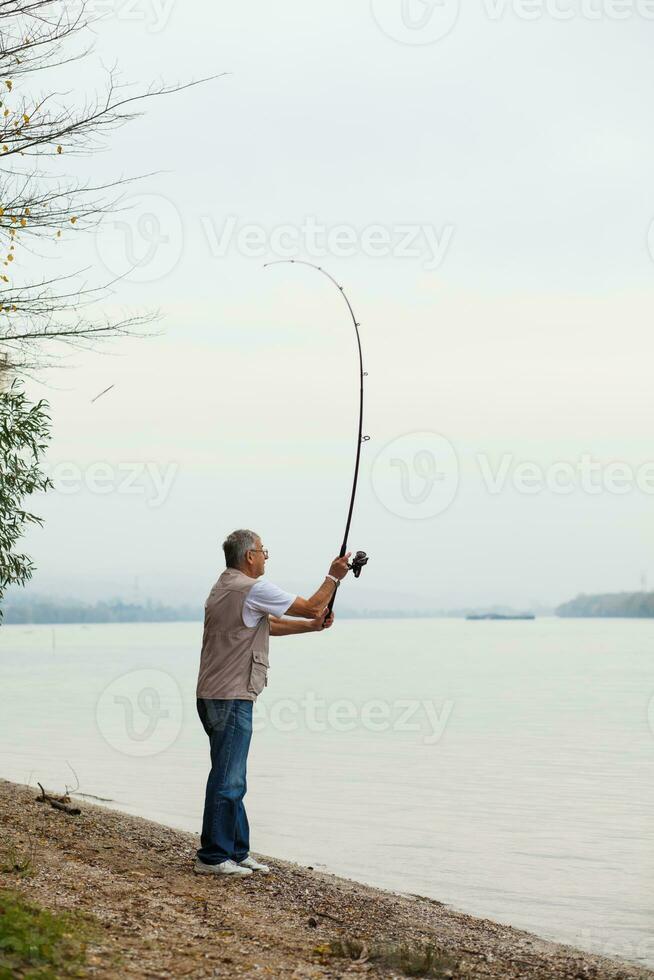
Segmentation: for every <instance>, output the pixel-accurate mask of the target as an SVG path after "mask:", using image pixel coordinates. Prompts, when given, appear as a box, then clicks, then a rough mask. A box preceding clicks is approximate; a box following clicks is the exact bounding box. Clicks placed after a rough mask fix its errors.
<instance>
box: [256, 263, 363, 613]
mask: <svg viewBox="0 0 654 980" xmlns="http://www.w3.org/2000/svg"><path fill="white" fill-rule="evenodd" d="M271 265H307V266H309V268H310V269H315V270H316V272H320V273H321V274H322V275H323V276H326V277H327V279H329V281H330V282H332V283H333V284H334V286H336V288H337V289H338V291H339V292H340V294H341V296H342V297H343V299H344V300H345V302H346V304H347V308H348V310H349V311H350V316H351V317H352V323H353V324H354V330H355V333H356V338H357V349H358V352H359V378H360V387H359V430H358V436H357V452H356V461H355V464H354V479H353V481H352V494H351V496H350V506H349V509H348V512H347V521H346V522H345V534H344V535H343V544H342V545H341V550H340V553H339V557H340V558H342V557H343V555H344V554H345V553H346V552H347V541H348V538H349V536H350V525H351V523H352V514H353V512H354V501H355V499H356V494H357V484H358V482H359V466H360V463H361V446H362V445H363V443H364V442H368V441H369V439H370V436H364V435H363V379H364V378H365V377H367V374H368V372H367V371H364V370H363V352H362V350H361V337H360V335H359V327H360V326H361V324H360V323H359V322H358V320H357V318H356V315H355V312H354V310H353V308H352V304H351V303H350V301H349V299H348V297H347V294H346V292H345V290H344V289H343V287H342V286H341V284H340V283H339V282H337V281H336V279H334V277H333V276H332V275H330V274H329V272H327V270H326V269H323V268H322V267H321V266H319V265H314V264H313V262H305V261H304V260H302V259H278V260H277V261H276V262H266V264H265V266H264V268H268V267H269V266H271ZM367 564H368V555H367V554H366V553H365V551H357V553H356V554H355V556H354V559H353V560H352V561H351V562H349V563H348V568H351V569H352V572H353V573H354V577H355V578H359V576H360V575H361V570H362V568H363V566H364V565H367ZM340 584H341V583H340V582H337V583H336V585H335V586H334V592H333V593H332V597H331V599H330V601H329V605H328V607H327V613H326V615H325V620H327V619H328V618H329V616H330V615H331V612H332V609H333V608H334V602H335V601H336V593H337V592H338V587H339V585H340Z"/></svg>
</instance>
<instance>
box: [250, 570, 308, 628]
mask: <svg viewBox="0 0 654 980" xmlns="http://www.w3.org/2000/svg"><path fill="white" fill-rule="evenodd" d="M296 599H297V596H294V595H291V594H290V592H284V591H283V589H278V588H277V586H276V585H273V584H272V582H266V580H265V579H263V578H260V579H257V581H256V582H255V583H254V585H253V586H252V588H251V589H250V591H249V592H248V594H247V598H246V600H245V602H244V603H243V623H244V624H245V626H257V625H258V624H259V622H260V621H261V620H262V619H263V617H264V616H268V615H270V616H278V617H279V616H283V615H284V613H285V612H286V610H287V609H288V608H289V606H292V605H293V603H294V602H295V600H296Z"/></svg>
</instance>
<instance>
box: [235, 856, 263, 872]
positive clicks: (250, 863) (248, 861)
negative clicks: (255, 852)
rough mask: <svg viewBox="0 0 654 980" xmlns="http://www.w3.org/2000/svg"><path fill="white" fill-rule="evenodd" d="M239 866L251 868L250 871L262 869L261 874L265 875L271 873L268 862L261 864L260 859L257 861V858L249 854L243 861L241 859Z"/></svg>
mask: <svg viewBox="0 0 654 980" xmlns="http://www.w3.org/2000/svg"><path fill="white" fill-rule="evenodd" d="M238 867H239V868H244V869H247V868H249V869H250V871H260V872H261V874H264V875H267V874H270V868H269V867H268V865H267V864H261V863H260V862H259V861H255V859H254V858H253V857H252V856H251V855H249V854H248V856H247V857H246V858H243V860H242V861H239V863H238Z"/></svg>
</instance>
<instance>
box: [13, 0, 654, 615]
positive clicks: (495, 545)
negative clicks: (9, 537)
mask: <svg viewBox="0 0 654 980" xmlns="http://www.w3.org/2000/svg"><path fill="white" fill-rule="evenodd" d="M97 7H98V9H102V10H105V11H108V14H107V17H106V19H105V20H104V21H103V22H102V23H101V24H99V25H98V27H97V48H96V54H95V55H94V56H92V57H91V58H89V59H88V60H87V61H86V62H84V63H82V64H81V65H77V66H76V67H75V72H76V76H75V88H76V90H77V91H79V92H82V91H83V90H84V88H85V86H86V87H88V89H89V90H91V91H92V90H94V89H95V88H97V87H98V86H101V84H102V72H101V66H102V65H105V66H106V65H110V64H112V63H113V62H114V61H115V60H118V62H119V64H120V66H121V70H122V74H123V78H124V80H126V81H133V82H134V83H136V85H137V86H139V85H140V86H146V85H148V84H149V83H150V81H151V80H154V81H157V80H159V79H163V80H165V81H167V82H176V81H185V80H189V79H192V78H198V77H201V76H204V75H212V74H216V73H220V72H228V73H229V74H228V75H226V76H225V77H223V78H220V79H218V80H216V81H213V82H209V83H207V84H206V85H204V86H200V87H197V88H194V89H192V90H190V91H187V92H183V93H180V94H177V95H174V96H170V97H168V98H165V99H161V100H156V101H155V102H152V103H151V104H150V105H149V107H148V109H147V113H146V114H145V115H144V116H143V117H142V118H140V119H139V120H137V121H136V122H133V123H132V124H130V125H128V126H126V127H124V128H123V129H122V130H121V131H119V132H118V133H116V134H114V135H113V137H112V139H111V145H110V148H109V149H108V151H107V152H105V153H104V154H102V155H98V156H94V157H91V158H89V159H86V160H84V161H82V162H81V164H80V163H78V164H77V167H78V168H80V169H81V170H82V171H84V170H86V172H88V173H89V174H90V175H91V176H92V178H93V179H94V180H95V179H103V180H104V179H106V178H111V177H119V176H123V175H132V174H142V173H151V172H155V171H158V172H157V173H154V174H153V176H148V177H145V178H144V179H143V180H142V181H141V182H140V183H139V185H138V187H134V188H132V189H131V190H129V191H128V195H127V198H128V199H127V200H126V201H125V206H126V207H125V210H124V211H122V212H121V213H120V214H118V215H115V216H114V217H113V218H112V217H109V218H107V219H105V221H104V222H103V224H102V226H101V227H100V229H99V231H98V233H97V235H96V234H89V235H87V236H86V237H85V238H83V239H82V238H81V237H80V236H77V237H75V236H74V235H73V234H72V233H68V234H67V235H66V236H65V238H64V240H62V242H61V243H60V245H61V249H62V250H67V251H65V252H64V251H62V256H63V257H62V260H61V264H62V268H64V267H66V268H67V267H68V266H69V265H70V266H75V263H77V264H78V265H79V264H80V262H79V261H78V260H79V258H80V257H81V258H83V261H84V262H86V263H91V264H92V266H93V270H92V273H91V274H90V275H91V278H94V279H95V280H96V281H103V280H105V279H107V278H108V277H109V276H113V275H116V274H118V275H120V274H123V275H125V278H124V279H123V280H121V282H120V284H119V286H118V287H117V288H116V290H115V294H114V296H113V297H112V298H111V301H106V302H105V303H104V308H105V309H106V310H107V311H109V312H112V313H121V312H124V311H130V310H134V311H142V310H144V309H152V308H158V309H160V311H161V313H162V321H161V323H160V328H161V331H162V332H161V334H160V335H158V336H156V337H153V338H151V339H148V340H138V339H132V340H121V341H120V342H115V343H113V344H112V345H111V346H110V347H108V348H107V351H106V353H104V354H92V355H91V354H80V353H79V352H75V353H74V354H72V355H69V356H68V358H67V360H66V362H65V364H66V368H65V369H60V370H58V371H55V372H49V373H48V374H47V376H45V375H44V376H43V379H44V380H47V382H48V387H47V388H44V387H43V386H39V385H35V384H32V385H31V386H30V391H31V392H32V393H33V394H34V395H35V396H37V395H38V396H42V395H45V396H46V397H47V398H48V399H49V401H50V403H51V406H52V413H53V419H54V438H53V442H52V447H51V452H50V460H49V467H50V469H51V471H52V472H53V474H54V476H55V478H56V480H57V483H58V490H57V491H55V492H52V493H51V494H49V495H48V496H47V498H46V499H43V500H40V501H39V502H38V507H39V509H40V512H41V513H42V514H43V515H44V516H45V517H46V519H47V523H46V527H45V529H44V530H42V531H36V532H33V533H31V534H30V536H29V539H28V542H27V545H28V548H29V549H30V551H31V553H32V554H33V556H34V558H35V560H36V562H37V564H38V566H39V571H38V573H37V575H36V577H35V579H34V583H33V586H32V588H33V590H34V591H35V592H40V593H46V592H49V593H56V594H58V595H61V596H81V597H84V598H88V599H96V598H102V597H112V596H117V595H122V596H124V597H126V598H134V597H135V596H138V597H140V598H141V599H143V598H146V597H152V598H157V599H158V598H161V599H164V600H168V601H185V602H201V601H203V600H204V598H205V595H206V593H207V591H208V588H209V586H210V585H211V583H212V581H213V580H214V579H215V577H216V576H217V574H218V573H219V572H220V570H221V568H222V555H221V552H220V542H221V541H222V539H223V537H224V536H225V534H226V533H227V532H229V531H230V530H232V529H233V528H235V527H242V526H246V527H252V528H254V529H255V530H256V531H258V532H259V533H260V534H261V535H262V537H263V540H264V543H265V544H266V545H267V546H268V547H269V549H270V552H271V559H270V561H269V565H268V572H267V575H268V577H269V578H271V579H272V580H273V581H276V582H277V583H278V584H279V585H281V586H282V587H286V588H288V589H289V590H291V591H300V592H303V593H305V594H307V593H309V592H311V591H313V589H315V588H316V587H317V585H318V583H319V581H320V580H321V578H322V576H323V574H324V572H325V571H326V570H327V567H328V562H329V560H330V558H331V557H332V556H333V555H335V554H336V553H337V552H338V548H339V546H340V541H341V537H342V532H343V525H344V521H345V516H346V509H347V503H348V496H349V490H350V481H351V471H352V466H353V462H354V450H355V435H356V421H357V420H356V412H357V400H358V390H357V385H358V382H357V363H356V349H355V343H354V336H353V330H352V324H351V321H350V320H349V317H348V313H347V309H346V308H345V305H344V304H343V302H342V299H341V297H340V296H339V295H338V292H337V291H336V290H335V289H334V288H333V287H332V286H331V285H330V284H329V283H328V282H327V281H326V280H325V279H323V278H322V277H320V276H319V275H318V274H317V273H314V272H313V271H312V270H310V269H307V268H304V267H293V266H290V265H280V266H276V267H274V268H270V269H266V270H264V269H263V268H262V266H263V263H264V262H265V261H267V260H273V259H275V258H281V257H294V258H301V259H309V260H310V261H314V262H317V263H318V264H322V265H324V266H325V267H326V268H328V269H329V270H330V271H331V272H332V273H333V274H334V275H335V276H336V277H337V278H338V280H339V281H340V282H342V283H343V284H344V286H345V288H346V291H347V292H348V294H349V296H350V299H351V301H352V303H353V304H354V307H355V309H356V312H357V315H358V317H359V319H360V321H361V324H362V326H361V334H362V341H363V345H364V353H365V359H366V365H365V366H366V370H368V371H369V377H368V379H367V384H368V388H367V398H366V420H365V427H364V431H365V432H366V433H367V434H369V435H370V437H371V440H370V442H368V443H367V444H366V445H365V446H364V448H363V456H362V470H361V486H360V494H359V498H358V502H357V509H356V512H355V517H354V521H353V526H352V535H351V546H352V548H353V549H358V548H362V549H364V550H366V551H368V552H369V553H370V555H371V561H370V564H369V566H368V568H367V569H366V570H365V572H364V576H365V578H362V579H361V580H360V581H359V582H354V581H351V582H350V581H348V583H347V585H346V587H345V589H346V591H345V589H344V593H343V603H344V604H347V605H351V606H354V605H356V603H357V601H362V602H365V604H366V605H373V604H374V605H377V606H383V605H384V604H387V605H391V606H396V605H403V606H405V607H410V606H412V605H416V606H425V605H432V606H434V607H436V608H439V607H441V608H442V607H445V608H451V607H456V606H463V605H477V604H479V605H485V604H490V603H496V602H497V603H509V604H512V605H514V606H527V605H530V604H531V603H533V602H535V601H538V602H543V603H556V602H560V601H563V600H565V599H568V598H570V597H572V596H573V595H575V594H577V593H578V592H580V591H586V592H593V591H616V590H622V589H636V588H638V587H639V585H640V577H641V573H643V572H645V573H651V576H652V578H654V562H653V561H652V558H651V555H652V545H653V543H654V541H653V538H654V534H653V522H652V511H653V508H654V465H652V464H651V463H650V461H651V460H654V449H653V448H652V440H651V432H652V422H651V417H652V408H653V403H654V394H653V393H652V382H651V377H652V368H651V361H652V350H653V341H652V324H653V322H654V295H653V293H654V261H653V259H652V255H651V254H650V244H651V246H652V249H653V250H654V232H652V233H650V224H651V222H652V220H653V218H654V179H653V177H652V174H654V130H653V128H652V124H651V93H652V90H653V85H654V61H653V60H652V57H651V50H652V42H653V40H654V21H653V20H652V19H650V16H653V15H654V9H652V10H651V11H650V10H649V8H648V6H647V5H646V3H645V0H642V2H641V3H640V5H637V4H636V3H635V2H634V3H633V4H630V3H629V2H627V0H623V2H622V3H621V4H616V3H612V2H609V0H593V4H591V3H590V0H586V2H585V4H584V5H582V4H581V2H579V3H575V2H574V0H572V2H571V0H556V3H555V2H554V0H548V2H547V3H543V4H541V5H539V3H538V0H532V2H531V3H530V4H528V5H525V7H523V6H522V5H521V4H519V3H518V0H511V2H506V3H502V2H500V0H493V2H491V0H485V2H483V0H479V2H471V3H467V4H465V5H463V6H462V7H461V9H458V8H457V7H456V6H455V5H454V4H453V3H452V0H444V3H442V4H433V3H426V2H422V0H406V2H404V3H403V2H402V0H373V2H372V3H369V2H364V0H361V2H358V3H352V2H351V0H349V2H345V0H329V2H326V0H324V2H323V0H314V2H313V3H311V4H308V3H306V0H304V2H301V0H278V2H276V3H274V4H271V3H270V2H268V0H266V2H264V0H249V2H248V3H238V4H237V3H232V2H230V3H227V2H224V0H217V2H215V3H212V4H211V5H207V4H206V3H201V2H200V0H184V3H182V2H181V0H173V2H172V3H171V2H160V3H154V2H152V3H146V2H145V0H137V2H127V0H124V2H121V0H115V2H113V3H109V4H100V3H97ZM526 13H528V14H529V18H527V17H526V16H525V15H526ZM625 13H626V16H625ZM534 14H536V15H537V16H534ZM21 84H22V83H21ZM34 261H35V262H36V260H34ZM138 263H140V264H138ZM135 265H136V267H134V266H135ZM130 270H131V271H130ZM109 385H114V386H115V387H114V388H113V389H112V390H111V391H110V392H108V393H107V394H106V395H104V396H103V397H102V398H100V399H99V400H98V401H96V402H94V403H91V399H92V398H93V397H94V396H96V395H97V394H98V393H99V392H100V391H102V390H103V389H105V388H106V387H108V386H109ZM525 464H531V465H525ZM617 464H623V465H622V466H619V465H617ZM648 464H649V465H648Z"/></svg>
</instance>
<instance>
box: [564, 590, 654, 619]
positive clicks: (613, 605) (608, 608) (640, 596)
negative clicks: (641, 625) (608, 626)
mask: <svg viewBox="0 0 654 980" xmlns="http://www.w3.org/2000/svg"><path fill="white" fill-rule="evenodd" d="M556 615H557V616H565V617H575V616H577V617H602V616H604V617H616V618H617V617H628V618H631V619H647V618H649V617H654V592H617V593H614V594H610V595H579V596H577V598H576V599H572V600H571V601H570V602H564V604H563V605H562V606H559V608H558V609H557V610H556Z"/></svg>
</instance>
